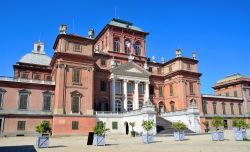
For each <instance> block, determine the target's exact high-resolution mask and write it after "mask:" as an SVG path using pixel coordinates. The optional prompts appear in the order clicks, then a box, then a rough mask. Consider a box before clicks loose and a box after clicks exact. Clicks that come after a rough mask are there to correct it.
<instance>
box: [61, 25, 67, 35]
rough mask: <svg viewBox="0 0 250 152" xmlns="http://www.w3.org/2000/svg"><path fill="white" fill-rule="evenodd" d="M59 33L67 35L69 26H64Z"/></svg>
mask: <svg viewBox="0 0 250 152" xmlns="http://www.w3.org/2000/svg"><path fill="white" fill-rule="evenodd" d="M59 33H60V34H66V33H67V25H66V24H62V25H60V27H59Z"/></svg>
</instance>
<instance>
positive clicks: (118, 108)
mask: <svg viewBox="0 0 250 152" xmlns="http://www.w3.org/2000/svg"><path fill="white" fill-rule="evenodd" d="M115 111H116V112H121V111H122V104H121V101H120V100H115Z"/></svg>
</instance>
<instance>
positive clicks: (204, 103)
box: [202, 101, 207, 114]
mask: <svg viewBox="0 0 250 152" xmlns="http://www.w3.org/2000/svg"><path fill="white" fill-rule="evenodd" d="M202 103H203V104H202V110H203V113H204V114H207V101H203V102H202Z"/></svg>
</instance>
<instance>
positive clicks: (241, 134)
mask: <svg viewBox="0 0 250 152" xmlns="http://www.w3.org/2000/svg"><path fill="white" fill-rule="evenodd" d="M234 139H235V140H236V141H243V140H244V139H247V132H246V131H245V130H237V131H234Z"/></svg>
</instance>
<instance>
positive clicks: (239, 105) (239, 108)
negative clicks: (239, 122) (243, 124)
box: [238, 103, 242, 115]
mask: <svg viewBox="0 0 250 152" xmlns="http://www.w3.org/2000/svg"><path fill="white" fill-rule="evenodd" d="M238 110H239V114H240V115H242V111H241V103H239V104H238Z"/></svg>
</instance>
